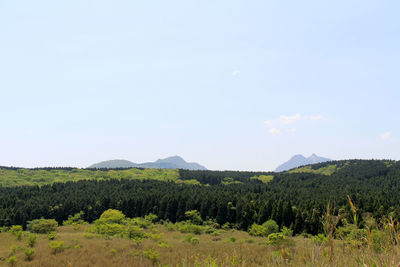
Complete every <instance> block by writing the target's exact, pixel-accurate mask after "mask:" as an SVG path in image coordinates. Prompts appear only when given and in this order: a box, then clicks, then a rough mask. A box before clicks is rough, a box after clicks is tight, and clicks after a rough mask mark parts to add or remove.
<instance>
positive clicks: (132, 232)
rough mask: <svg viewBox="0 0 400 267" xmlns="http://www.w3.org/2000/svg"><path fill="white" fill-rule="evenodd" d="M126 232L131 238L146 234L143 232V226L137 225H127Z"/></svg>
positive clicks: (141, 236)
mask: <svg viewBox="0 0 400 267" xmlns="http://www.w3.org/2000/svg"><path fill="white" fill-rule="evenodd" d="M126 232H127V236H128V237H129V238H131V239H132V238H144V237H146V234H145V233H144V232H143V228H140V227H139V226H136V225H129V226H128V228H127V230H126Z"/></svg>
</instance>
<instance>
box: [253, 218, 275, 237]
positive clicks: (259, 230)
mask: <svg viewBox="0 0 400 267" xmlns="http://www.w3.org/2000/svg"><path fill="white" fill-rule="evenodd" d="M278 232H279V226H278V224H277V223H276V222H275V221H274V220H268V221H266V222H265V223H263V224H262V225H259V224H256V223H254V224H253V225H252V226H251V227H250V229H249V234H250V235H253V236H263V237H266V236H268V235H270V234H272V233H278Z"/></svg>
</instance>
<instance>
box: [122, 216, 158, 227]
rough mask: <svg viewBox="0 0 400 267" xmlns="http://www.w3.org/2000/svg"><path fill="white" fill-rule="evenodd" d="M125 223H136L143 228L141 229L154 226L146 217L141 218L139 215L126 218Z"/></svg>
mask: <svg viewBox="0 0 400 267" xmlns="http://www.w3.org/2000/svg"><path fill="white" fill-rule="evenodd" d="M126 224H128V225H136V226H139V227H140V228H143V229H148V228H152V227H153V226H154V224H153V223H152V222H151V221H150V220H146V219H144V218H141V217H137V218H132V219H127V220H126Z"/></svg>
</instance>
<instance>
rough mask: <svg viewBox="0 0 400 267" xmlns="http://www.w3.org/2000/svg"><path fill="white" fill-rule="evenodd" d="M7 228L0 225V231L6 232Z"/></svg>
mask: <svg viewBox="0 0 400 267" xmlns="http://www.w3.org/2000/svg"><path fill="white" fill-rule="evenodd" d="M8 230H9V228H8V227H7V226H2V227H0V233H6V232H8Z"/></svg>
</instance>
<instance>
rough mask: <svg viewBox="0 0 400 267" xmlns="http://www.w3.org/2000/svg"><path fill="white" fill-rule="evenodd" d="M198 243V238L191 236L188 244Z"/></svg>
mask: <svg viewBox="0 0 400 267" xmlns="http://www.w3.org/2000/svg"><path fill="white" fill-rule="evenodd" d="M199 243H200V239H199V238H198V237H192V238H191V239H190V244H192V245H198V244H199Z"/></svg>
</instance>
